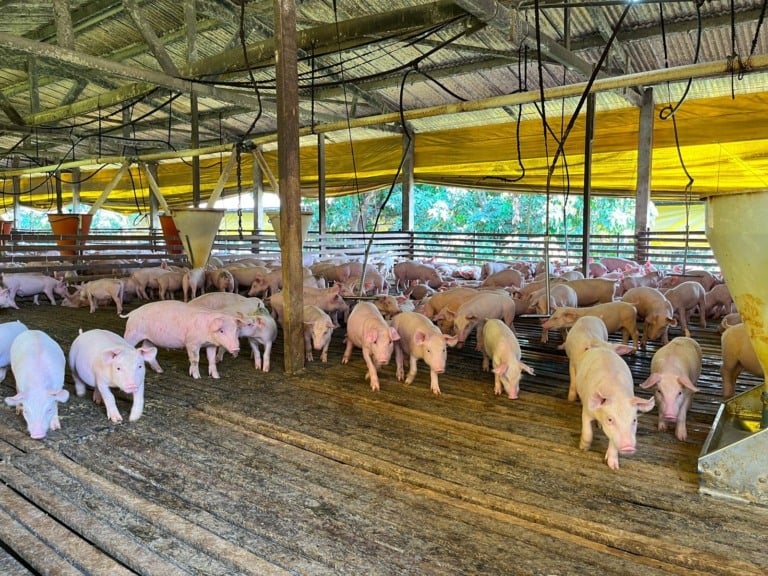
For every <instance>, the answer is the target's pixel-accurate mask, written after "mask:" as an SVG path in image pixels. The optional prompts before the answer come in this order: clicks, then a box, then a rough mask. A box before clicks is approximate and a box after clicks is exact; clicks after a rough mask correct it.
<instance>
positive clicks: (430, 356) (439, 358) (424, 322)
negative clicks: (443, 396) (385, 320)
mask: <svg viewBox="0 0 768 576" xmlns="http://www.w3.org/2000/svg"><path fill="white" fill-rule="evenodd" d="M392 327H393V328H394V329H395V330H397V334H398V335H399V339H397V340H395V363H396V366H397V372H396V376H397V380H398V381H402V380H403V376H404V370H403V356H404V355H407V356H408V357H409V358H410V369H409V370H408V375H407V376H405V385H406V386H409V385H411V384H413V380H414V379H415V378H416V368H417V364H418V361H419V360H423V361H424V363H425V364H426V365H427V366H429V382H430V384H429V388H430V390H432V392H433V393H434V394H440V386H439V384H438V374H442V373H443V372H445V362H446V359H447V356H448V346H455V345H456V343H457V342H458V338H457V337H456V336H448V335H447V334H443V333H442V332H441V331H440V329H439V328H438V327H437V326H435V325H434V324H433V323H432V321H431V320H430V319H429V318H427V317H426V316H424V315H423V314H419V313H418V312H401V313H400V314H398V315H396V316H395V317H394V318H392Z"/></svg>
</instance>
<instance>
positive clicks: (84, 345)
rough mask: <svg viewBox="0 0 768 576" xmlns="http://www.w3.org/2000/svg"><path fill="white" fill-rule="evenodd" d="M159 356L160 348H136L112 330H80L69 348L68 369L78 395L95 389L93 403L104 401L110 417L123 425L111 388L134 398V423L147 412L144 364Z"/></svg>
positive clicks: (132, 413)
mask: <svg viewBox="0 0 768 576" xmlns="http://www.w3.org/2000/svg"><path fill="white" fill-rule="evenodd" d="M156 357H157V348H155V347H154V346H148V345H146V344H145V345H143V346H142V347H141V348H138V349H137V348H134V347H133V346H131V345H129V344H128V342H126V341H125V339H123V338H122V337H121V336H119V335H118V334H115V333H114V332H110V331H109V330H101V329H94V330H87V331H85V332H83V331H82V330H81V331H80V333H79V335H78V336H77V338H75V340H74V342H72V346H71V347H70V349H69V358H68V361H69V370H70V372H71V373H72V378H73V379H74V381H75V392H76V393H77V395H78V396H84V395H85V389H86V386H88V387H91V388H93V400H94V402H96V403H97V404H99V403H101V401H102V400H103V402H104V406H105V407H106V409H107V418H109V420H110V421H112V422H115V423H117V422H122V421H123V417H122V416H121V415H120V411H119V410H118V409H117V405H116V404H115V397H114V395H113V394H112V391H111V390H110V388H118V389H120V390H122V391H123V392H125V393H126V394H131V395H132V396H133V403H132V405H131V412H130V414H129V416H128V420H129V421H131V422H135V421H136V420H138V419H139V418H141V414H142V412H143V411H144V376H145V373H146V368H145V366H144V364H145V363H146V362H151V361H153V360H154V359H155V358H156Z"/></svg>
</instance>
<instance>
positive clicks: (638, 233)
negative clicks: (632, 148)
mask: <svg viewBox="0 0 768 576" xmlns="http://www.w3.org/2000/svg"><path fill="white" fill-rule="evenodd" d="M654 112H655V111H654V108H653V88H646V90H645V92H643V105H642V107H641V108H640V126H639V127H638V131H637V192H636V196H635V260H636V261H637V262H640V263H644V262H646V261H647V260H648V247H647V245H646V243H647V237H646V236H645V232H647V231H648V215H649V211H650V207H651V168H652V166H653V122H654V116H655V113H654Z"/></svg>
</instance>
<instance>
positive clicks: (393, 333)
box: [389, 326, 400, 342]
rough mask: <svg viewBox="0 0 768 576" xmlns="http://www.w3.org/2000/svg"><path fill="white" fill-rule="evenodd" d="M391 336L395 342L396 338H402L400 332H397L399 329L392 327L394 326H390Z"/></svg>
mask: <svg viewBox="0 0 768 576" xmlns="http://www.w3.org/2000/svg"><path fill="white" fill-rule="evenodd" d="M389 337H390V338H391V339H392V341H393V342H394V341H395V340H400V334H398V333H397V330H395V329H394V328H392V326H390V327H389Z"/></svg>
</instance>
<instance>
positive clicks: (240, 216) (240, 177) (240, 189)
mask: <svg viewBox="0 0 768 576" xmlns="http://www.w3.org/2000/svg"><path fill="white" fill-rule="evenodd" d="M235 154H236V155H237V156H236V160H237V165H236V167H235V169H236V170H237V234H238V236H239V237H240V240H242V239H243V206H242V196H243V168H242V147H241V146H235Z"/></svg>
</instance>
